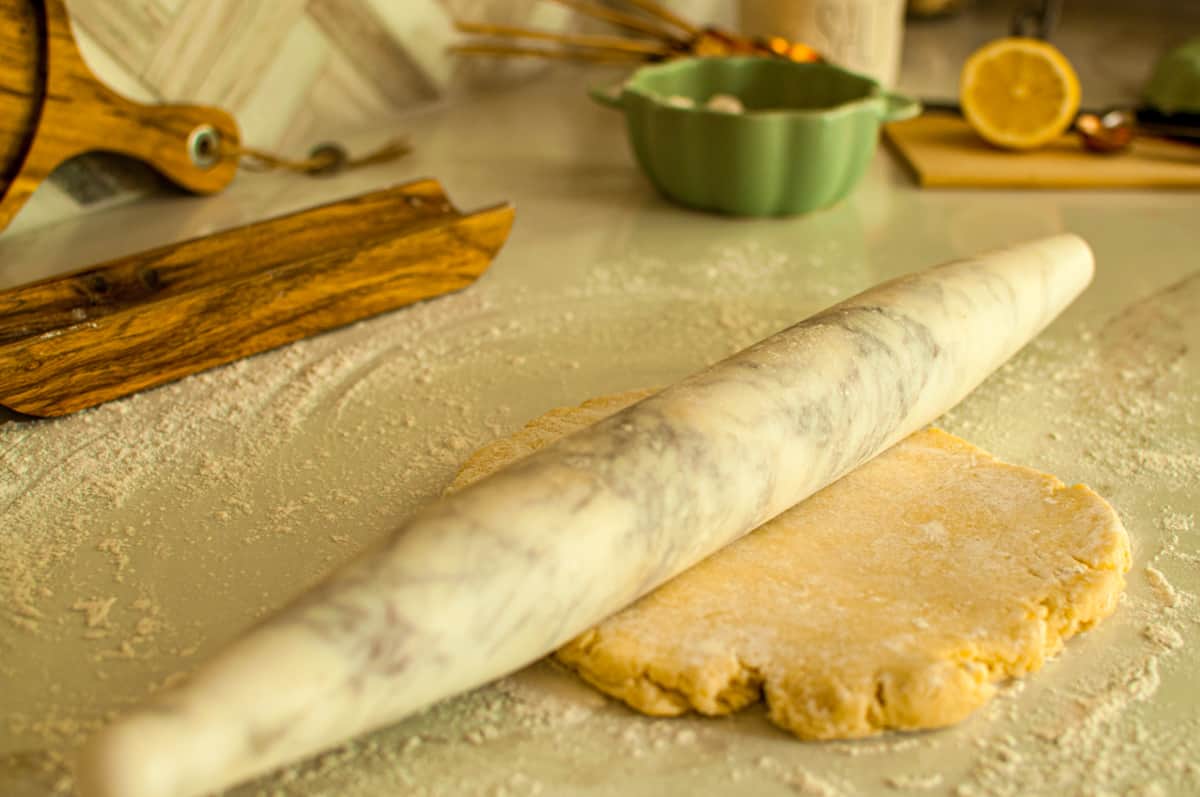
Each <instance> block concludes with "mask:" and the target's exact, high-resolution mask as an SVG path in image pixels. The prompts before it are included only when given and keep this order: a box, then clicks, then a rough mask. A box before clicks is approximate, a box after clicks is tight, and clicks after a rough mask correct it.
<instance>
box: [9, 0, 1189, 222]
mask: <svg viewBox="0 0 1200 797" xmlns="http://www.w3.org/2000/svg"><path fill="white" fill-rule="evenodd" d="M904 3H905V0H800V1H799V2H798V0H672V2H670V3H668V5H671V6H673V7H674V8H676V9H677V10H678V11H680V12H681V13H682V14H684V15H686V17H687V18H689V19H690V20H693V21H696V22H704V23H711V24H717V25H722V26H727V27H730V28H734V29H742V30H746V28H747V26H749V27H754V26H762V25H764V24H770V23H769V21H770V20H772V19H782V20H785V21H786V19H787V16H788V13H791V12H794V10H795V9H796V8H797V7H799V6H811V7H812V8H811V16H812V18H813V19H814V20H816V23H817V27H818V32H817V34H816V36H817V38H818V39H824V40H821V41H814V42H812V44H814V46H816V47H818V49H822V50H827V48H828V47H829V46H830V43H831V41H832V40H833V39H836V38H837V37H839V36H842V35H843V32H844V31H846V30H849V29H851V28H853V27H855V25H856V24H859V23H861V18H862V15H863V14H864V13H869V14H874V15H880V14H883V15H887V16H889V18H890V16H891V15H892V11H891V9H895V14H894V16H895V18H896V20H898V21H897V23H896V24H897V25H899V31H898V33H899V36H898V37H896V42H897V43H898V44H899V53H897V54H896V55H897V56H898V58H897V60H898V67H899V69H898V76H897V78H896V81H895V82H896V84H897V86H898V88H900V89H901V90H902V91H905V92H907V93H910V94H913V95H916V96H918V97H921V98H924V99H931V98H934V99H937V98H941V99H948V98H953V97H954V94H955V88H956V81H957V77H958V73H959V70H960V68H961V66H962V63H963V61H964V59H965V58H966V57H967V55H968V54H969V53H970V52H971V51H972V50H974V49H975V48H976V47H977V46H979V45H981V44H983V43H984V42H986V41H988V40H990V39H993V38H996V37H997V36H1002V35H1005V34H1006V33H1008V31H1009V27H1010V20H1011V19H1012V18H1013V16H1014V15H1015V14H1017V13H1018V12H1020V11H1021V10H1022V9H1026V8H1029V7H1031V6H1036V5H1038V2H1037V0H907V7H902V6H904ZM67 5H68V9H69V12H70V14H71V18H72V22H73V24H74V27H75V34H76V37H77V38H78V40H79V44H80V48H81V49H82V51H83V54H84V57H85V59H86V60H87V61H88V63H89V65H90V66H91V67H92V69H93V70H94V71H95V73H96V74H97V75H98V76H99V77H100V78H101V79H102V80H104V81H105V82H107V83H108V84H109V85H110V86H112V87H113V88H115V89H117V90H118V91H121V92H122V93H124V94H126V95H127V96H129V97H130V98H132V99H135V100H139V101H143V102H154V101H183V100H186V101H189V102H196V103H203V104H211V105H218V106H221V107H223V108H225V109H227V110H229V111H230V112H232V113H233V114H234V116H235V117H236V118H237V120H238V122H239V124H240V125H241V127H242V132H243V136H244V139H245V141H246V142H247V143H248V144H250V145H252V146H255V147H259V148H265V149H270V150H274V151H277V152H281V153H283V154H285V155H291V156H303V155H305V154H306V153H307V152H308V151H309V150H310V149H311V147H312V146H313V145H314V144H316V143H319V142H321V141H325V140H330V139H336V138H338V137H339V136H343V135H347V134H349V133H352V132H354V131H357V130H363V129H367V128H376V127H384V126H388V125H396V126H397V128H398V130H402V127H403V125H402V120H401V117H403V115H405V114H408V113H413V112H419V111H420V110H421V109H422V108H425V107H429V106H431V105H432V104H435V103H439V102H448V101H464V100H466V101H469V98H470V96H471V95H472V94H473V93H476V92H491V91H497V90H502V89H503V88H504V87H505V86H509V85H514V84H519V83H520V82H522V81H527V80H531V79H536V78H537V77H538V76H539V75H541V74H543V73H544V72H545V71H546V70H547V69H552V68H559V69H562V68H574V67H570V66H564V65H557V66H555V65H550V64H546V63H541V62H535V61H520V60H507V59H506V60H497V59H490V58H489V59H481V58H458V57H455V56H454V55H452V54H450V53H448V52H447V47H448V45H450V44H451V43H453V42H454V41H456V40H457V39H459V38H460V34H458V33H457V32H456V31H455V30H454V25H453V20H454V19H456V18H458V19H468V20H473V21H484V22H492V23H502V24H514V25H525V26H535V27H539V28H544V29H547V30H554V31H563V30H577V29H584V30H597V29H601V30H602V29H603V25H602V24H601V23H597V22H595V21H590V20H587V19H585V18H584V17H582V16H581V15H578V14H575V13H573V12H571V11H570V10H569V9H567V8H565V7H564V6H562V5H558V4H556V3H551V2H545V1H544V0H68V3H67ZM881 9H882V11H881ZM1197 31H1200V2H1198V1H1197V0H1139V2H1137V3H1132V2H1128V0H1064V2H1063V4H1062V14H1061V19H1060V21H1059V24H1058V26H1057V28H1056V30H1055V32H1054V35H1053V40H1054V42H1055V44H1057V45H1058V46H1059V47H1060V48H1061V49H1062V50H1063V51H1064V52H1065V53H1066V55H1067V56H1068V57H1069V58H1070V59H1071V61H1072V63H1073V64H1074V65H1075V67H1076V69H1077V71H1078V72H1079V75H1080V79H1081V82H1082V84H1083V103H1084V106H1085V107H1087V106H1104V105H1114V104H1121V103H1130V102H1134V101H1136V99H1137V93H1138V91H1139V89H1140V88H1141V86H1142V85H1143V84H1144V82H1145V80H1146V78H1147V75H1148V74H1149V71H1150V69H1151V68H1152V66H1153V63H1154V56H1155V55H1156V54H1158V53H1161V52H1162V51H1164V50H1165V49H1167V48H1168V47H1171V46H1174V45H1176V44H1179V43H1180V42H1181V41H1182V40H1183V39H1185V38H1187V36H1188V34H1189V33H1192V34H1193V35H1194V34H1195V32H1197ZM746 32H750V33H757V32H760V31H758V30H746ZM780 32H781V33H784V35H786V34H787V32H786V31H780ZM857 41H859V42H860V45H859V46H860V50H862V49H863V46H862V44H861V43H862V42H863V41H864V40H863V39H862V37H859V38H858V39H857ZM880 41H882V40H880ZM884 46H887V45H886V44H879V45H874V44H872V45H870V46H868V47H866V48H865V50H864V51H863V52H861V53H860V54H859V56H858V57H859V58H870V57H871V56H872V52H874V51H877V50H878V48H880V47H884ZM877 54H878V53H876V55H877ZM883 57H884V58H885V60H886V58H887V56H883ZM847 58H848V60H850V61H854V60H855V55H854V54H853V53H847ZM843 60H846V59H843ZM848 65H849V66H852V67H854V66H859V68H862V65H861V64H855V63H849V64H848ZM893 71H894V70H893ZM566 112H569V110H568V111H566ZM152 190H161V186H160V184H159V181H158V178H156V177H155V176H154V175H153V174H152V173H151V172H150V171H149V169H147V168H145V167H142V166H140V165H138V164H134V163H130V162H125V161H119V160H117V159H115V158H112V157H105V156H95V155H89V156H84V157H82V158H78V159H76V160H75V161H73V162H71V163H69V164H67V165H65V166H64V167H62V168H60V169H59V170H58V171H57V172H56V173H55V174H54V176H53V177H52V178H51V180H50V181H49V182H48V183H47V184H46V185H44V186H43V187H42V188H41V189H39V191H38V193H37V195H36V197H35V198H34V201H32V202H31V203H30V205H29V206H28V207H27V208H26V209H25V211H24V212H23V213H21V214H20V216H18V217H17V219H16V221H15V222H14V224H13V225H12V227H11V229H12V231H13V232H14V233H15V232H17V231H19V230H22V229H24V230H28V229H32V228H35V227H39V226H43V225H45V224H48V223H52V222H54V221H57V220H59V219H61V218H65V217H68V216H71V215H75V214H77V213H79V212H81V211H86V210H89V209H93V208H97V207H102V206H107V205H109V204H112V203H115V202H120V201H124V200H126V199H128V198H130V197H134V196H137V195H139V194H141V193H145V192H147V191H152Z"/></svg>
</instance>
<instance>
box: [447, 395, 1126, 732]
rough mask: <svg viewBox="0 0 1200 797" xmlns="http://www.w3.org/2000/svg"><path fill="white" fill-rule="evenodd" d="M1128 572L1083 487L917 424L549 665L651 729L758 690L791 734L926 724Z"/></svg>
mask: <svg viewBox="0 0 1200 797" xmlns="http://www.w3.org/2000/svg"><path fill="white" fill-rule="evenodd" d="M646 395H648V394H647V393H627V394H622V395H618V396H610V397H605V398H600V399H595V400H593V401H589V402H587V403H585V404H583V405H582V406H580V407H576V408H571V409H556V410H552V411H551V412H549V413H547V414H546V415H543V416H542V417H540V418H538V419H536V420H534V421H532V422H531V423H529V424H528V425H527V426H526V427H525V428H524V429H522V430H521V431H519V432H518V433H516V434H515V435H514V436H513V437H511V438H507V439H504V440H500V441H497V442H495V443H492V444H491V445H489V446H486V447H485V448H483V449H481V450H480V451H478V452H477V453H476V454H475V455H474V456H473V457H472V458H471V459H470V460H469V461H468V462H467V463H466V464H465V465H464V466H463V469H462V471H461V472H460V474H459V476H458V478H457V479H456V480H455V482H454V484H453V485H452V487H451V489H455V488H458V487H462V486H465V485H466V484H468V483H470V482H472V481H474V480H476V479H478V478H482V477H483V476H485V475H487V474H488V473H490V472H491V471H493V470H495V469H497V468H500V467H502V466H503V465H505V464H507V463H508V462H511V461H513V460H516V459H519V458H520V457H522V456H525V455H526V454H529V453H531V452H533V451H535V450H537V449H538V448H540V447H542V446H543V445H545V444H547V443H550V442H552V441H553V440H556V439H557V438H559V437H560V436H563V435H566V434H569V433H570V432H572V431H575V430H576V429H580V428H583V427H584V426H587V425H590V424H592V423H595V422H596V421H598V420H600V419H602V418H604V417H607V416H608V415H610V414H612V413H614V412H616V411H618V410H620V409H622V408H624V407H625V406H627V405H629V404H631V403H633V402H634V401H636V400H639V399H641V398H643V397H645V396H646ZM1129 564H1130V554H1129V541H1128V537H1127V535H1126V533H1125V529H1124V528H1123V527H1122V525H1121V521H1120V520H1119V518H1118V517H1117V515H1116V514H1115V513H1114V512H1113V510H1112V508H1111V507H1110V506H1109V505H1108V503H1107V502H1105V501H1104V499H1102V498H1101V497H1100V496H1098V495H1096V493H1094V492H1092V491H1091V490H1090V489H1088V488H1087V487H1085V486H1083V485H1076V486H1074V487H1067V486H1065V485H1064V484H1063V483H1062V482H1060V481H1059V480H1058V479H1056V478H1054V477H1053V476H1049V475H1046V474H1044V473H1039V472H1037V471H1034V470H1031V469H1029V468H1022V467H1018V466H1015V465H1009V464H1006V463H1003V462H1000V461H998V460H996V459H995V458H994V457H992V456H991V455H989V454H987V453H986V452H984V451H982V450H980V449H978V448H975V447H974V446H972V445H970V444H969V443H967V442H965V441H963V440H961V439H959V438H957V437H954V436H953V435H950V434H947V433H945V432H942V431H939V430H936V429H931V430H927V431H923V432H918V433H916V434H914V435H912V436H911V437H909V438H907V439H906V440H904V441H902V442H901V443H899V444H898V445H896V446H894V447H893V448H892V449H890V450H888V451H886V452H885V453H883V454H881V455H880V456H879V457H877V458H876V459H875V460H873V461H872V462H870V463H868V464H866V465H864V466H863V467H861V468H859V469H858V470H856V471H854V472H853V473H851V474H850V475H848V476H846V477H844V478H842V479H841V480H840V481H838V482H835V483H834V484H832V485H831V486H829V487H827V488H825V489H824V490H822V491H821V492H819V493H817V494H816V495H814V496H812V497H811V498H809V499H808V500H807V501H804V502H802V503H801V504H799V505H797V506H796V507H794V508H792V509H791V510H789V511H787V512H785V513H783V514H782V515H780V516H779V517H777V518H775V519H774V520H772V521H770V522H768V523H766V524H764V525H763V526H761V527H759V528H758V529H757V530H755V531H754V532H752V533H751V534H750V535H749V536H747V537H744V538H743V539H742V540H740V541H738V542H736V543H734V544H733V545H730V546H729V547H728V548H726V549H724V550H722V551H720V552H718V553H717V554H714V555H713V556H711V557H709V558H708V559H706V560H704V561H703V562H701V563H700V564H699V565H697V566H696V567H694V568H692V569H691V570H689V571H687V572H685V573H684V574H683V575H681V576H679V577H677V578H675V579H674V580H673V581H670V582H668V583H667V584H665V585H663V586H662V587H660V588H659V589H658V590H656V591H654V592H652V593H650V594H649V595H647V596H645V597H644V598H642V599H641V600H640V601H638V602H637V603H635V604H634V605H633V606H631V607H629V608H628V609H626V610H625V611H622V612H620V613H618V614H616V615H615V616H613V617H611V618H609V619H608V620H605V621H604V622H602V623H601V624H600V625H598V626H597V627H596V628H593V629H592V630H590V631H587V632H586V633H584V634H582V635H581V636H579V637H577V638H576V639H574V640H572V641H571V642H569V643H568V644H566V645H565V646H564V647H563V648H562V649H560V650H559V651H558V653H557V656H558V658H559V660H560V661H562V662H564V663H565V664H567V665H568V666H569V667H571V668H572V669H574V670H576V671H577V672H578V673H579V674H580V675H581V676H582V677H583V678H584V679H585V680H587V681H588V682H589V683H591V684H592V685H594V686H595V687H597V688H598V689H600V690H602V691H604V692H607V693H608V694H610V695H613V696H615V697H618V698H620V699H621V700H624V701H625V702H626V703H628V704H629V705H630V706H632V707H633V708H635V709H638V710H639V711H643V712H645V713H647V714H652V715H657V716H672V715H677V714H682V713H684V712H686V711H688V710H689V709H695V710H697V711H699V712H701V713H704V714H728V713H730V712H733V711H736V710H738V709H740V708H742V707H743V706H746V705H748V704H750V703H753V702H754V701H756V700H757V699H759V697H760V696H765V698H766V701H767V704H768V707H769V712H770V717H771V719H772V720H773V721H775V722H776V723H778V724H779V725H781V726H783V727H785V728H787V729H788V730H790V731H792V732H793V733H795V734H796V735H797V736H800V737H803V738H812V739H836V738H853V737H861V736H869V735H871V734H875V733H879V732H880V731H882V730H884V729H887V728H901V729H915V728H934V727H939V726H944V725H949V724H952V723H955V722H958V721H959V720H962V719H963V718H964V717H966V716H967V715H968V714H969V713H970V712H971V711H972V710H974V709H975V708H978V707H979V706H980V705H982V704H983V703H985V702H987V700H988V699H989V698H990V697H991V695H992V694H993V692H994V691H995V686H994V684H995V682H997V681H1000V680H1003V679H1005V678H1009V677H1013V676H1020V675H1024V674H1026V673H1029V672H1033V671H1034V670H1037V669H1038V668H1040V667H1041V666H1042V664H1043V662H1044V661H1045V659H1046V658H1047V657H1048V656H1051V655H1053V654H1054V653H1055V652H1057V651H1058V650H1059V649H1060V648H1061V647H1062V645H1063V640H1065V639H1066V638H1068V637H1070V636H1072V635H1074V634H1076V633H1078V632H1080V631H1082V630H1084V629H1086V628H1088V627H1090V626H1091V625H1093V624H1094V623H1095V622H1097V621H1098V620H1099V619H1101V618H1103V617H1105V616H1106V615H1108V614H1109V613H1111V612H1112V610H1113V608H1114V607H1115V606H1116V603H1117V599H1118V597H1119V595H1120V593H1121V590H1122V588H1123V586H1124V578H1123V574H1124V573H1125V572H1126V571H1127V570H1128V569H1129ZM603 577H604V576H603V574H602V573H600V574H597V578H603Z"/></svg>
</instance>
